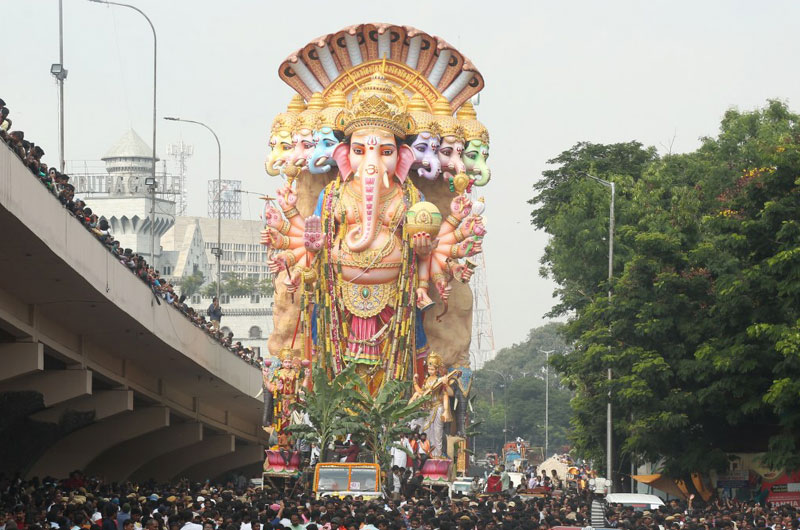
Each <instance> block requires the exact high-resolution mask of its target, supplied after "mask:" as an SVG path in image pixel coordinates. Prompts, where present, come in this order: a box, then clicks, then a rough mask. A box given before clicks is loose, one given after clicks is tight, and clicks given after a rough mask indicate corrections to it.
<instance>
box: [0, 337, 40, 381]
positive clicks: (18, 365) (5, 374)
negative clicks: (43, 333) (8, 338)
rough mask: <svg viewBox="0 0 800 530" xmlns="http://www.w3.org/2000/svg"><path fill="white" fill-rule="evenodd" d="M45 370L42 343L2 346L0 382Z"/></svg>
mask: <svg viewBox="0 0 800 530" xmlns="http://www.w3.org/2000/svg"><path fill="white" fill-rule="evenodd" d="M42 370H44V345H43V344H42V343H41V342H9V343H6V344H0V381H7V380H9V379H14V378H15V377H19V376H23V375H28V374H33V373H36V372H41V371H42Z"/></svg>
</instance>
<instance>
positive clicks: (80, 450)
mask: <svg viewBox="0 0 800 530" xmlns="http://www.w3.org/2000/svg"><path fill="white" fill-rule="evenodd" d="M164 427H169V409H168V408H166V407H160V406H157V407H148V408H143V409H138V410H134V411H133V412H128V413H123V414H118V415H115V416H113V417H110V418H107V419H105V420H103V421H99V422H96V423H93V424H91V425H89V426H87V427H84V428H83V429H79V430H77V431H75V432H73V433H70V434H68V435H67V436H65V437H64V438H62V439H61V440H59V441H58V443H56V444H55V445H54V446H52V447H51V448H50V449H48V450H47V451H45V453H44V454H43V455H42V456H41V457H40V458H39V460H38V461H37V462H36V463H35V464H34V465H33V466H32V467H31V469H30V471H28V474H27V476H28V477H34V476H39V477H43V476H46V475H51V476H54V477H66V476H68V475H69V472H70V471H72V470H74V469H85V468H86V466H87V465H88V464H89V462H91V461H92V460H94V459H95V458H96V457H97V456H98V455H100V454H101V453H102V452H103V451H106V450H108V449H110V448H112V447H114V446H116V445H118V444H120V443H122V442H124V441H126V440H129V439H131V438H135V437H137V436H141V435H143V434H146V433H150V432H153V431H156V430H158V429H162V428H164Z"/></svg>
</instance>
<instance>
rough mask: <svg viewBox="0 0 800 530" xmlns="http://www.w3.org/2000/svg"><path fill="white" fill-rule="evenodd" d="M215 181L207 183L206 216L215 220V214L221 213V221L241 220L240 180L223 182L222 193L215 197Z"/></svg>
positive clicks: (216, 184)
mask: <svg viewBox="0 0 800 530" xmlns="http://www.w3.org/2000/svg"><path fill="white" fill-rule="evenodd" d="M217 186H218V183H217V180H216V179H214V180H209V181H208V216H209V217H213V218H215V219H216V217H217V212H220V211H221V212H222V213H221V215H220V217H222V218H223V219H241V217H242V194H241V193H239V192H240V191H241V189H242V181H241V180H223V181H222V193H221V194H220V196H219V197H217Z"/></svg>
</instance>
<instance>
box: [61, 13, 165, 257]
mask: <svg viewBox="0 0 800 530" xmlns="http://www.w3.org/2000/svg"><path fill="white" fill-rule="evenodd" d="M89 1H90V2H95V3H98V4H106V5H113V6H120V7H127V8H129V9H133V10H134V11H136V12H138V13H139V14H140V15H142V16H143V17H144V18H145V20H147V23H148V24H150V29H151V30H153V171H152V174H151V176H150V179H149V180H152V182H148V181H147V180H145V184H147V185H148V186H150V188H151V199H152V207H151V208H150V265H151V266H152V267H153V268H155V266H156V264H155V258H156V249H155V246H156V206H155V204H156V123H157V121H156V93H157V92H156V87H157V83H158V38H157V37H156V27H155V26H154V25H153V22H152V21H151V20H150V17H148V16H147V15H146V14H145V13H144V11H142V10H141V9H139V8H138V7H136V6H132V5H130V4H123V3H121V2H111V1H110V0H89ZM62 171H63V168H62Z"/></svg>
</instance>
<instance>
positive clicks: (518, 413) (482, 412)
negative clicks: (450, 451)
mask: <svg viewBox="0 0 800 530" xmlns="http://www.w3.org/2000/svg"><path fill="white" fill-rule="evenodd" d="M563 327H564V325H563V324H561V323H556V322H552V323H549V324H545V325H544V326H540V327H538V328H535V329H532V330H530V332H529V334H528V338H527V339H526V340H525V341H524V342H521V343H519V344H514V345H513V346H511V347H509V348H503V349H502V350H500V351H499V352H498V354H497V356H496V357H495V358H494V359H492V360H491V361H488V362H487V363H486V365H485V366H484V367H483V368H482V369H481V370H477V371H476V372H475V374H474V380H473V381H474V382H473V390H472V394H473V396H475V398H474V401H473V403H474V418H475V419H476V420H478V421H480V422H482V423H483V424H484V425H483V427H484V428H483V429H482V430H483V431H484V432H483V433H481V434H480V435H479V436H478V437H477V438H476V440H475V445H476V448H478V447H479V448H480V449H481V450H486V451H492V452H497V451H499V447H500V445H502V443H503V428H504V426H505V422H504V420H505V419H506V418H507V420H508V430H509V431H510V432H509V439H514V438H516V437H517V436H521V437H522V438H524V439H526V440H528V441H529V442H530V443H531V444H532V445H534V446H542V447H543V446H544V441H545V436H544V426H545V370H546V358H547V353H545V352H550V355H553V356H554V355H556V354H557V353H562V352H564V351H565V350H566V349H567V344H566V343H565V342H564V338H563V337H562V336H561V331H562V330H563ZM497 372H499V373H501V374H507V375H508V380H509V388H508V389H507V390H508V403H507V404H506V401H505V397H506V389H505V388H504V386H503V385H504V384H505V383H504V380H503V378H502V377H501V376H500V375H498V374H497ZM549 381H550V409H549V442H550V444H549V447H550V448H552V449H553V450H555V449H556V448H559V447H563V446H564V445H567V444H568V438H567V433H568V431H569V401H570V397H571V393H570V391H569V390H568V389H567V388H566V387H565V386H564V385H563V384H562V383H561V382H560V380H559V377H558V373H557V371H556V370H555V369H552V368H551V369H550V373H549Z"/></svg>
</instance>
